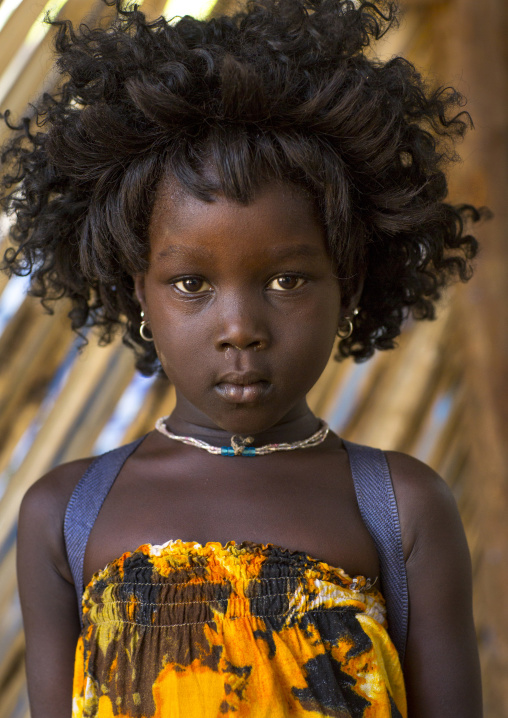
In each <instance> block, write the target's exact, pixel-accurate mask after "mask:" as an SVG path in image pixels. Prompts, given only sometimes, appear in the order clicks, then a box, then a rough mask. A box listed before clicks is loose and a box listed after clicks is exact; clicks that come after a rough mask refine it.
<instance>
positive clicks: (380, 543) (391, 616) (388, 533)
mask: <svg viewBox="0 0 508 718" xmlns="http://www.w3.org/2000/svg"><path fill="white" fill-rule="evenodd" d="M344 446H345V447H346V450H347V453H348V456H349V463H350V465H351V473H352V475H353V481H354V485H355V491H356V497H357V500H358V506H359V508H360V513H361V515H362V518H363V521H364V523H365V525H366V527H367V529H368V530H369V533H370V534H371V536H372V538H373V539H374V543H375V545H376V549H377V552H378V554H379V564H380V571H381V589H382V592H383V595H384V598H385V601H386V610H387V616H388V630H389V633H390V636H391V638H392V641H393V643H394V645H395V648H396V649H397V651H398V654H399V658H400V663H401V665H403V664H404V654H405V651H406V639H407V628H408V617H409V599H408V591H407V576H406V564H405V561H404V554H403V551H402V536H401V532H400V522H399V513H398V510H397V502H396V500H395V494H394V492H393V485H392V479H391V476H390V469H389V467H388V463H387V461H386V457H385V455H384V453H383V452H382V451H380V450H379V449H371V448H370V447H368V446H361V445H360V444H353V443H351V442H350V441H344Z"/></svg>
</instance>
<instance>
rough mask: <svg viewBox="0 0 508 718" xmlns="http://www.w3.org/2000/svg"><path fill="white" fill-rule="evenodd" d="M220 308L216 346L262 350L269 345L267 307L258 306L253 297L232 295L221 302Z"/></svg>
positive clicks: (221, 348)
mask: <svg viewBox="0 0 508 718" xmlns="http://www.w3.org/2000/svg"><path fill="white" fill-rule="evenodd" d="M217 310H218V323H217V326H218V330H217V333H216V337H215V347H216V349H217V350H218V351H225V350H226V349H237V350H242V351H244V350H247V349H249V350H253V351H261V350H262V349H266V348H267V347H268V345H269V331H268V326H267V320H266V309H265V311H264V312H263V309H262V308H261V307H259V306H258V303H257V302H256V301H255V300H254V299H253V298H250V299H249V298H247V297H242V298H240V297H238V296H236V297H232V298H230V299H229V300H227V301H224V302H222V303H221V306H220V307H217Z"/></svg>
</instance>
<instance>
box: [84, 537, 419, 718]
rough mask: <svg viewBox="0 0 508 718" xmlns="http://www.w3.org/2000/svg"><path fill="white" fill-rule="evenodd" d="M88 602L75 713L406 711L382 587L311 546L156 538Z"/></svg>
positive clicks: (357, 714)
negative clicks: (160, 541)
mask: <svg viewBox="0 0 508 718" xmlns="http://www.w3.org/2000/svg"><path fill="white" fill-rule="evenodd" d="M83 610H84V627H83V631H82V634H81V637H80V639H79V642H78V646H77V651H76V665H75V676H74V694H73V718H85V717H86V718H92V717H93V718H95V717H97V718H112V717H113V716H117V717H119V718H127V716H128V717H129V718H222V717H224V716H229V717H230V718H241V717H243V716H249V717H251V718H283V717H284V718H285V717H286V716H287V717H288V718H289V717H290V716H291V717H294V716H295V717H301V718H304V717H305V718H311V717H314V716H334V717H336V718H373V717H376V718H384V717H388V716H393V717H394V718H395V717H397V718H398V717H399V716H402V717H404V716H406V703H405V693H404V684H403V678H402V673H401V669H400V665H399V661H398V656H397V653H396V650H395V648H394V647H393V644H392V643H391V641H390V639H389V637H388V633H387V631H386V624H385V608H384V602H383V598H382V596H381V594H380V593H379V591H378V590H377V588H376V587H375V586H374V587H373V586H370V584H369V581H368V580H367V579H365V578H363V577H357V578H355V579H351V578H349V577H348V576H347V575H346V574H345V573H344V572H343V571H342V570H341V569H337V568H332V567H331V566H329V565H328V564H326V563H323V562H320V561H317V560H316V559H313V558H311V557H309V556H307V555H305V554H303V553H298V552H292V551H288V550H285V549H282V548H278V547H275V546H272V545H271V544H268V545H266V546H265V545H259V544H250V543H242V544H240V545H237V544H235V543H234V542H230V543H228V544H226V545H225V546H222V545H221V544H219V543H208V544H205V545H203V546H201V545H200V544H194V543H184V542H182V541H170V542H168V543H167V544H164V545H163V546H151V545H149V544H147V545H144V546H141V547H140V548H138V549H137V550H136V551H133V552H132V553H126V554H124V555H123V556H121V557H120V558H119V559H117V560H116V561H114V562H112V563H111V564H108V566H107V567H106V568H105V569H104V570H103V571H101V572H99V573H98V574H96V575H95V576H94V578H93V579H92V581H91V582H90V584H89V585H88V587H87V588H86V590H85V593H84V596H83Z"/></svg>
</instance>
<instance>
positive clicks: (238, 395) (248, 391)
mask: <svg viewBox="0 0 508 718" xmlns="http://www.w3.org/2000/svg"><path fill="white" fill-rule="evenodd" d="M215 389H216V391H217V392H218V393H219V394H220V395H221V397H222V398H223V399H225V400H226V401H227V402H229V403H230V404H255V403H258V402H260V401H262V400H263V399H265V398H266V397H267V396H268V394H270V392H271V390H272V385H271V384H270V383H269V382H267V381H256V382H255V383H254V384H245V386H244V385H241V384H229V383H227V382H222V383H220V384H217V385H216V387H215Z"/></svg>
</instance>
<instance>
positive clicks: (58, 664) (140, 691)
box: [3, 0, 481, 718]
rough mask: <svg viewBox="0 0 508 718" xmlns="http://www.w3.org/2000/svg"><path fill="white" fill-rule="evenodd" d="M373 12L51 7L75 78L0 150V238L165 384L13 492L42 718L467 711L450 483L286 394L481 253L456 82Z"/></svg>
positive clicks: (470, 698) (470, 658)
mask: <svg viewBox="0 0 508 718" xmlns="http://www.w3.org/2000/svg"><path fill="white" fill-rule="evenodd" d="M394 19H395V14H394V9H393V7H392V5H391V4H390V3H387V2H377V3H373V2H363V1H359V2H352V1H347V2H346V1H345V0H342V1H341V0H250V2H248V3H247V8H246V10H245V12H241V13H238V14H236V15H234V16H233V17H220V18H217V19H214V20H210V21H207V22H202V21H197V20H195V19H192V18H190V17H186V18H183V19H181V20H179V21H178V22H175V23H173V24H170V23H168V22H166V21H165V20H164V19H163V18H160V19H159V20H157V21H156V22H153V23H148V22H147V21H146V20H145V18H144V16H143V15H142V14H141V13H140V12H139V11H137V10H136V9H130V10H129V9H126V8H124V7H122V6H121V5H118V6H117V18H116V20H115V22H114V24H113V25H112V26H111V27H110V28H108V29H103V28H100V27H97V28H95V29H90V28H88V27H86V26H84V25H83V26H80V28H79V29H76V28H73V27H72V26H71V25H70V24H68V23H60V22H55V23H54V24H56V25H58V36H57V41H56V47H57V51H58V54H59V59H58V67H59V69H60V71H61V73H63V74H64V75H65V77H66V79H65V82H64V84H63V85H62V88H61V90H60V91H59V92H58V93H55V94H54V95H46V96H45V97H43V98H42V99H41V100H40V102H39V103H38V105H37V117H38V122H39V124H42V125H43V131H38V132H35V131H32V130H31V129H30V124H29V123H28V122H26V123H24V124H22V125H21V126H20V127H19V128H17V129H16V128H13V129H14V135H13V139H12V140H11V141H10V143H9V144H8V145H7V146H6V147H5V148H4V156H3V158H4V163H5V165H4V166H5V168H6V169H5V172H4V180H3V186H4V189H5V192H4V206H5V208H6V209H7V210H9V211H11V212H15V213H16V223H15V224H14V227H13V230H12V238H13V241H14V248H12V249H10V250H8V252H7V254H6V256H5V259H4V265H5V267H6V268H7V270H8V271H10V272H14V273H23V272H28V271H30V272H32V276H33V281H32V292H33V293H34V294H35V295H36V296H39V297H41V298H43V299H44V300H48V299H59V298H61V297H68V298H70V300H71V301H72V303H73V308H72V311H71V313H70V317H71V320H72V326H73V327H74V329H76V330H79V329H81V328H83V327H90V326H96V327H98V328H99V330H100V332H101V334H102V338H103V339H104V340H105V341H109V340H110V339H111V337H112V335H113V333H114V331H115V330H116V329H117V328H118V327H119V326H120V327H123V329H124V332H125V341H126V342H127V343H128V344H129V345H130V346H131V347H132V348H133V349H135V350H136V352H137V366H138V368H139V369H140V370H141V371H142V372H144V373H145V374H150V373H153V372H156V371H163V372H164V373H165V374H166V376H167V377H168V379H169V380H170V381H171V382H172V383H173V384H174V386H175V390H176V396H177V402H176V408H175V410H174V411H173V413H172V414H171V415H170V416H169V417H165V418H162V419H161V420H159V422H157V426H156V429H154V430H153V431H151V432H150V433H149V434H148V435H147V436H146V437H143V438H142V439H141V440H139V441H137V442H135V443H134V444H131V445H129V446H127V447H122V448H121V449H119V450H116V451H113V452H111V453H110V454H106V455H104V456H103V457H99V458H98V459H96V460H92V459H82V460H79V461H74V462H72V463H70V464H66V465H64V466H60V467H58V468H56V469H54V470H53V471H51V472H50V473H49V474H48V475H47V476H45V477H44V478H42V479H41V480H40V481H39V482H37V483H36V484H35V485H34V486H33V487H32V488H31V489H30V491H29V492H28V493H27V495H26V497H25V499H24V502H23V505H22V509H21V515H20V522H19V585H20V595H21V601H22V607H23V616H24V621H25V629H26V640H27V672H28V682H29V693H30V702H31V708H32V718H69V716H70V715H71V712H72V715H73V716H74V718H78V716H79V717H85V716H86V717H87V718H90V717H92V716H94V717H95V716H97V717H100V718H110V717H111V716H117V717H122V718H124V717H127V716H129V717H132V718H134V717H136V718H141V717H143V718H148V717H154V718H155V717H157V718H169V717H170V716H171V717H173V716H175V717H176V716H181V717H183V718H188V717H194V716H196V717H197V716H199V717H201V716H203V717H207V718H212V717H213V718H216V717H219V716H252V717H253V718H261V717H265V716H270V717H273V718H279V717H282V716H301V717H304V716H305V717H307V716H308V717H311V716H336V717H339V716H340V717H341V718H346V717H351V718H353V717H354V718H357V717H359V716H363V717H365V718H367V717H374V716H375V717H376V718H381V717H383V718H384V717H385V716H394V717H395V716H406V715H409V716H410V717H411V718H452V717H453V718H456V717H457V716H460V717H461V718H478V717H479V716H480V715H481V695H480V694H481V691H480V683H479V667H478V656H477V650H476V642H475V634H474V627H473V621H472V610H471V567H470V560H469V555H468V550H467V546H466V542H465V538H464V533H463V529H462V526H461V522H460V519H459V516H458V513H457V509H456V506H455V503H454V501H453V499H452V497H451V494H450V492H449V490H448V489H447V487H446V485H445V484H444V482H443V481H442V480H441V479H440V478H439V477H438V476H436V475H435V474H434V473H433V471H432V470H430V469H429V468H428V467H426V466H424V465H423V464H421V463H419V462H418V461H416V460H415V459H412V458H410V457H408V456H405V455H402V454H398V453H394V452H388V453H387V454H386V455H384V454H382V453H381V452H379V451H376V450H372V449H367V448H365V447H364V448H361V447H358V446H355V445H352V444H348V443H347V442H344V441H343V440H341V439H340V438H339V437H338V436H336V435H335V434H333V432H331V431H329V430H328V428H327V426H326V425H325V424H324V423H323V422H322V421H321V420H320V419H319V418H318V417H316V416H314V415H313V414H312V412H311V411H310V410H309V408H308V406H307V403H306V394H307V392H308V391H309V390H310V389H311V387H312V386H313V384H314V383H315V382H316V380H317V379H318V377H319V375H320V374H321V372H322V370H323V368H324V367H325V365H326V363H327V361H328V358H329V356H330V353H331V352H332V351H333V348H334V344H335V342H336V336H337V334H338V335H339V337H340V339H339V353H340V355H341V356H342V357H346V356H353V357H354V358H355V359H357V360H361V359H367V358H368V357H370V356H371V355H372V353H373V351H374V350H375V349H389V348H391V347H393V346H394V339H395V338H396V336H397V335H398V333H399V331H400V325H401V322H402V320H403V318H404V317H406V316H407V314H408V313H410V312H411V313H412V314H413V316H414V317H416V318H417V319H425V318H432V317H433V312H434V303H435V302H436V301H437V299H438V297H439V295H440V290H441V289H442V288H443V287H444V286H445V285H446V284H447V283H448V282H449V281H450V280H451V279H453V278H454V277H459V278H461V279H463V280H464V279H466V278H467V277H468V273H469V266H468V264H469V260H470V259H471V258H472V257H474V254H475V252H476V242H475V240H474V238H473V237H471V236H470V235H464V233H463V219H464V217H465V215H466V214H468V215H469V216H470V217H471V218H472V219H477V218H478V213H477V212H476V211H475V210H474V209H473V208H470V207H469V208H467V207H463V208H460V209H457V208H453V207H451V206H450V205H448V204H446V203H445V202H444V199H445V197H446V192H447V186H446V181H445V177H444V174H443V166H444V164H445V162H446V160H447V159H450V158H452V156H453V155H452V150H451V148H450V147H449V146H448V144H447V143H448V141H449V140H450V139H453V138H454V137H456V136H460V135H462V134H463V132H464V131H465V129H466V120H467V118H464V117H461V116H460V115H457V116H454V111H453V108H454V107H455V106H456V105H457V104H459V103H460V98H459V97H458V96H457V94H456V93H454V92H453V91H451V90H448V91H437V92H431V91H429V90H427V89H426V87H425V86H424V84H423V83H422V80H421V78H420V77H419V75H418V74H417V72H416V71H415V70H414V68H413V67H412V66H411V65H410V64H409V63H408V62H406V61H405V60H403V59H401V58H394V59H393V60H391V61H390V62H388V63H386V64H382V63H379V62H376V61H375V60H373V59H369V58H368V57H367V56H366V55H365V54H364V52H363V51H364V49H365V48H366V47H367V46H368V44H369V43H370V42H371V40H372V39H377V38H379V36H380V35H381V34H382V33H383V32H384V31H385V30H386V29H387V27H388V26H390V25H391V24H392V23H393V21H394ZM369 57H371V56H370V55H369ZM76 594H77V596H78V601H76ZM385 599H386V604H387V610H386V608H385ZM387 611H388V620H387Z"/></svg>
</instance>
